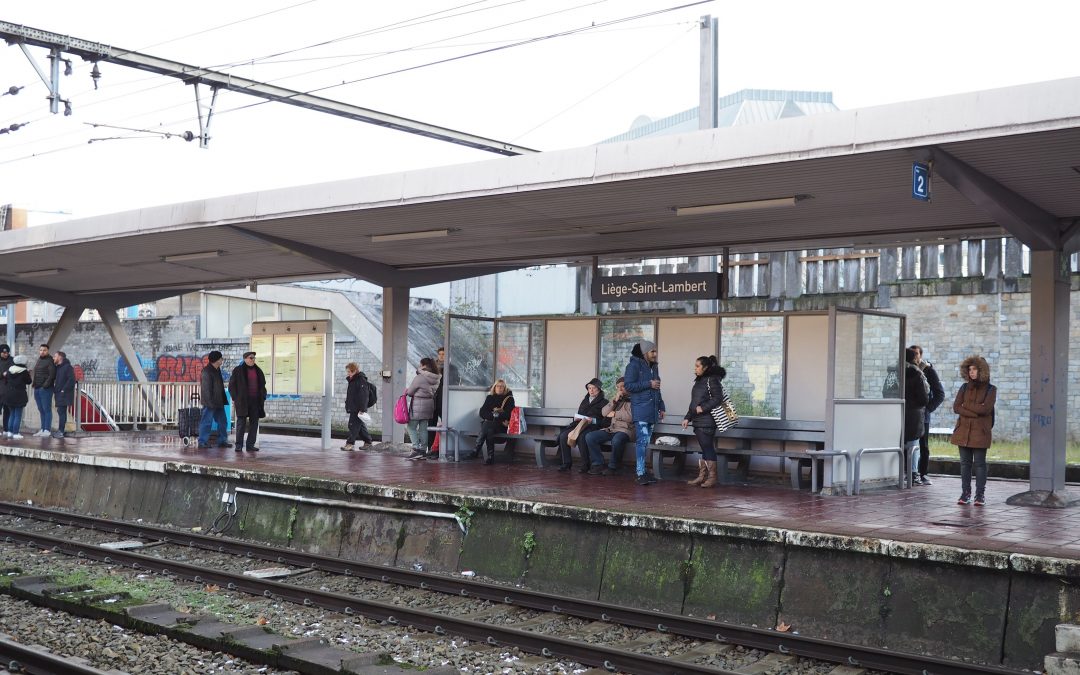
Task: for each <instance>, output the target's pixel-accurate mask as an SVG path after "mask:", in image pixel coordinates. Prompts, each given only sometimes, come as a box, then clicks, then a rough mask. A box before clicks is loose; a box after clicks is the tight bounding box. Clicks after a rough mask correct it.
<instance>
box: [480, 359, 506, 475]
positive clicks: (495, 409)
mask: <svg viewBox="0 0 1080 675" xmlns="http://www.w3.org/2000/svg"><path fill="white" fill-rule="evenodd" d="M513 410H514V392H512V391H510V389H509V388H508V387H507V386H506V380H501V379H500V380H495V384H493V385H491V389H489V390H488V395H487V398H486V399H484V404H483V405H482V406H480V419H482V420H483V422H481V423H480V438H477V439H476V451H477V452H478V453H482V454H483V455H484V464H494V463H495V435H496V434H501V433H504V432H505V431H506V424H507V422H509V421H510V413H511V412H513ZM485 445H487V448H486V450H485V448H484V446H485Z"/></svg>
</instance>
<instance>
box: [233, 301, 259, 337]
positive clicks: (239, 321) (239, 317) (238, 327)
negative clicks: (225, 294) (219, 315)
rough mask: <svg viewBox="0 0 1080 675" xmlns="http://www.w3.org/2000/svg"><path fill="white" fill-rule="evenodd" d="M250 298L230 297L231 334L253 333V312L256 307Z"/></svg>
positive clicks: (239, 335)
mask: <svg viewBox="0 0 1080 675" xmlns="http://www.w3.org/2000/svg"><path fill="white" fill-rule="evenodd" d="M254 304H255V303H253V302H252V301H250V300H241V299H239V298H229V335H228V337H242V336H244V335H250V334H251V312H252V310H253V309H254V307H253V305H254Z"/></svg>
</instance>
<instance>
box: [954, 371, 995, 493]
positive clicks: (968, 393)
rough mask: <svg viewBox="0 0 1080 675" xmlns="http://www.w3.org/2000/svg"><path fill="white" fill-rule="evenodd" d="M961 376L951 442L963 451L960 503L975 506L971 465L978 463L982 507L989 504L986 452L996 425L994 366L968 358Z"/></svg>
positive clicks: (961, 456) (955, 404) (976, 476)
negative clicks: (987, 498) (991, 377)
mask: <svg viewBox="0 0 1080 675" xmlns="http://www.w3.org/2000/svg"><path fill="white" fill-rule="evenodd" d="M960 377H961V378H962V379H963V380H964V383H963V384H962V385H960V391H958V392H956V399H955V400H954V401H953V412H955V413H956V414H957V415H959V417H957V418H956V428H955V429H954V430H953V433H952V438H950V439H949V442H951V443H952V444H953V445H955V446H957V447H958V448H959V449H960V482H961V484H962V485H963V492H961V493H960V499H958V500H957V501H956V503H957V504H971V465H972V463H974V464H975V506H982V505H983V504H985V503H986V493H985V490H986V450H987V448H989V447H990V441H991V435H990V429H991V428H992V427H993V426H994V403H995V402H996V401H997V387H995V386H994V385H992V384H990V364H988V363H987V362H986V359H984V358H983V357H981V356H978V355H974V356H969V357H967V358H966V359H964V362H963V363H962V364H960Z"/></svg>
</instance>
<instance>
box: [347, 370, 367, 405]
mask: <svg viewBox="0 0 1080 675" xmlns="http://www.w3.org/2000/svg"><path fill="white" fill-rule="evenodd" d="M345 381H346V382H348V385H347V388H346V390H345V412H347V413H350V414H351V413H358V414H359V413H365V412H367V409H368V386H367V383H368V381H367V376H366V375H364V373H362V372H361V371H359V370H358V371H356V372H355V373H353V374H352V375H348V376H346V377H345Z"/></svg>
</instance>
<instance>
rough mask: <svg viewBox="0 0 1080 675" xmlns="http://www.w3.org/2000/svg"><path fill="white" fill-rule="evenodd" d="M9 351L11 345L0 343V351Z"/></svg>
mask: <svg viewBox="0 0 1080 675" xmlns="http://www.w3.org/2000/svg"><path fill="white" fill-rule="evenodd" d="M10 351H11V347H10V346H8V345H6V344H4V345H0V352H10Z"/></svg>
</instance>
